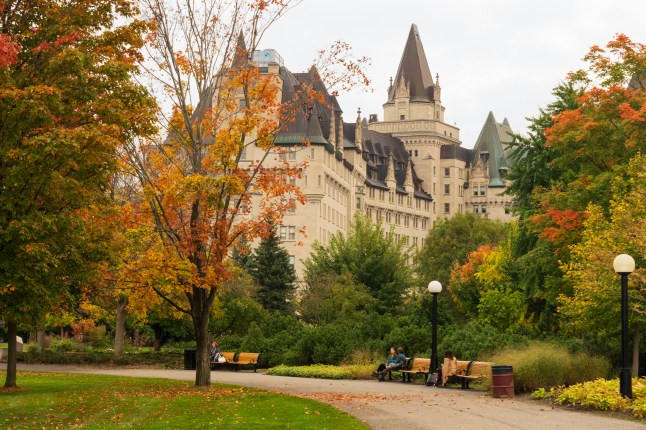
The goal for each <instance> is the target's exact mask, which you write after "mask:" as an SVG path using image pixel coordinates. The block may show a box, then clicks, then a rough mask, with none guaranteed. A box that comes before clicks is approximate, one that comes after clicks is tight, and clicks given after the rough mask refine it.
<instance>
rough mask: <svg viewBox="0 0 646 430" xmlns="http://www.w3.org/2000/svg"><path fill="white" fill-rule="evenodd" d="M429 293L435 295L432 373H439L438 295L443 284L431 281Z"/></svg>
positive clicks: (432, 330)
mask: <svg viewBox="0 0 646 430" xmlns="http://www.w3.org/2000/svg"><path fill="white" fill-rule="evenodd" d="M428 292H429V293H431V294H433V311H432V314H431V324H432V325H431V327H432V328H431V369H430V371H431V373H433V372H435V371H437V368H438V363H437V295H438V293H440V292H442V284H440V283H439V282H438V281H431V282H429V284H428Z"/></svg>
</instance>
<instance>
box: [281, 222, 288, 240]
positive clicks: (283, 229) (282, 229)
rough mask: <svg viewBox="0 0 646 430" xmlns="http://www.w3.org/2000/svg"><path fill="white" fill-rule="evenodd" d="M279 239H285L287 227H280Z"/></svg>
mask: <svg viewBox="0 0 646 430" xmlns="http://www.w3.org/2000/svg"><path fill="white" fill-rule="evenodd" d="M280 238H281V239H283V240H284V239H287V227H286V226H284V225H281V226H280Z"/></svg>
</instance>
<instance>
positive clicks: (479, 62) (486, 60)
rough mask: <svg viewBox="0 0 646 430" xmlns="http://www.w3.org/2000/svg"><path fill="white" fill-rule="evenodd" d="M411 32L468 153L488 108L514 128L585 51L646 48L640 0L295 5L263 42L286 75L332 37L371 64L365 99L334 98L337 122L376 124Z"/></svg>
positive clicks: (645, 6)
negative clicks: (618, 38)
mask: <svg viewBox="0 0 646 430" xmlns="http://www.w3.org/2000/svg"><path fill="white" fill-rule="evenodd" d="M413 23H414V24H416V25H417V28H418V30H419V34H420V37H421V39H422V44H423V46H424V51H425V52H426V57H427V59H428V61H429V66H430V69H431V73H432V74H433V77H435V74H436V73H439V74H440V84H441V86H442V103H443V104H444V106H445V107H446V117H445V119H446V121H447V122H449V123H455V124H457V126H458V127H459V128H460V129H461V140H462V145H463V146H464V147H467V148H471V147H473V145H474V143H475V140H476V139H477V137H478V134H479V133H480V129H481V128H482V125H483V124H484V121H485V119H486V117H487V114H488V113H489V111H493V113H494V116H495V117H496V119H497V120H498V121H499V122H501V121H502V120H503V119H504V118H505V117H507V118H508V119H509V122H510V124H511V127H512V129H513V130H514V131H517V132H524V131H525V128H526V126H527V122H526V120H525V117H527V116H535V115H536V114H537V112H538V108H539V107H543V106H545V105H546V104H547V103H549V102H550V101H551V90H552V88H553V87H554V86H555V85H556V84H558V82H560V81H561V80H563V79H564V77H565V76H566V74H567V73H568V72H569V71H572V70H576V69H580V68H582V67H583V66H584V63H583V61H582V60H581V58H582V57H583V56H584V55H585V54H586V53H587V52H588V49H589V47H590V46H592V45H601V46H604V45H605V44H606V43H607V42H608V41H610V40H611V39H612V38H613V37H614V35H615V34H616V33H624V34H626V35H627V36H628V37H630V38H631V39H632V40H634V41H637V42H640V43H646V1H644V0H606V1H599V0H559V1H556V0H542V1H534V0H391V1H388V0H323V1H321V0H304V1H303V3H302V4H301V5H299V6H298V7H296V8H294V9H292V10H291V11H289V12H288V14H287V15H285V16H284V17H283V18H281V19H280V20H279V21H278V22H277V23H276V24H275V25H274V27H272V28H271V29H270V30H269V31H268V33H267V34H266V35H265V38H264V40H263V43H262V44H261V45H262V48H263V49H270V48H271V49H275V50H276V51H277V52H278V53H279V54H280V55H281V56H282V57H283V58H284V59H285V66H286V67H287V68H288V69H290V70H291V71H293V72H301V71H305V70H306V69H307V68H308V67H309V65H310V64H312V60H313V59H314V58H315V57H316V54H317V51H318V50H319V49H323V48H327V47H328V46H330V45H331V43H332V42H334V41H335V40H343V41H345V42H348V43H350V44H351V45H352V46H353V48H354V51H355V53H356V54H357V55H366V56H368V57H370V58H371V60H372V65H371V67H370V68H369V69H368V74H369V76H370V78H371V79H372V82H373V88H374V90H375V91H374V93H362V92H354V93H350V94H345V95H342V96H341V97H340V104H341V107H342V109H343V110H344V119H345V121H346V122H349V121H353V120H354V119H355V118H356V111H357V108H358V107H361V111H362V113H363V115H365V116H366V117H367V115H368V114H370V113H376V114H378V115H379V118H380V119H383V110H382V104H383V103H384V102H385V101H386V89H387V87H388V80H389V78H390V77H391V76H392V77H394V75H395V74H396V72H397V66H398V65H399V60H400V59H401V55H402V52H403V49H404V44H405V43H406V38H407V37H408V32H409V30H410V27H411V24H413Z"/></svg>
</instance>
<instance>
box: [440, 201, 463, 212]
mask: <svg viewBox="0 0 646 430" xmlns="http://www.w3.org/2000/svg"><path fill="white" fill-rule="evenodd" d="M450 213H451V203H444V214H445V215H447V214H450ZM458 213H460V214H461V213H462V203H460V204H458Z"/></svg>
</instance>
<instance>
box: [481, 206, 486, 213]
mask: <svg viewBox="0 0 646 430" xmlns="http://www.w3.org/2000/svg"><path fill="white" fill-rule="evenodd" d="M480 212H482V213H483V214H486V213H487V207H486V206H482V207H480Z"/></svg>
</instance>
